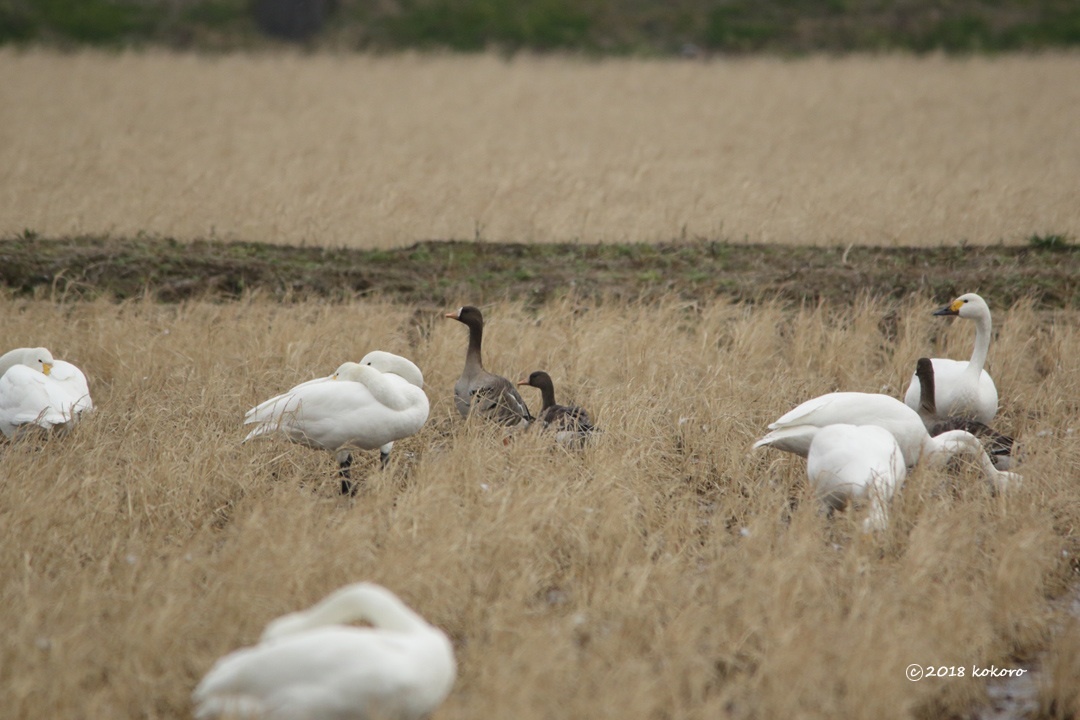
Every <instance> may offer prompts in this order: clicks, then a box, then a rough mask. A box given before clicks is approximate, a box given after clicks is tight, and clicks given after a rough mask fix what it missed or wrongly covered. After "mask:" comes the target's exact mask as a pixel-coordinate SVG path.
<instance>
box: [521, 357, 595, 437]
mask: <svg viewBox="0 0 1080 720" xmlns="http://www.w3.org/2000/svg"><path fill="white" fill-rule="evenodd" d="M522 385H527V386H529V387H534V388H537V389H539V390H540V398H541V402H542V403H543V406H542V407H541V408H540V412H538V413H537V414H536V421H537V422H538V423H539V424H540V428H541V430H550V431H553V432H554V433H555V440H556V441H557V442H559V443H560V444H562V445H579V446H580V445H583V444H584V443H585V441H586V440H588V439H589V436H590V435H592V433H593V432H594V431H595V430H596V428H595V427H593V424H592V419H591V418H590V417H589V413H588V412H586V411H585V409H584V408H580V407H577V406H576V405H559V404H558V403H556V402H555V384H554V383H553V382H551V376H550V375H548V374H547V373H546V372H544V371H543V370H537V371H536V372H534V373H531V374H530V375H529V377H528V378H527V379H526V380H522V381H520V382H518V386H519V387H520V386H522Z"/></svg>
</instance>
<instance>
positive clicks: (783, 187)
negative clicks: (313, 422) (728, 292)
mask: <svg viewBox="0 0 1080 720" xmlns="http://www.w3.org/2000/svg"><path fill="white" fill-rule="evenodd" d="M0 76H2V77H3V78H4V82H3V83H0V235H9V234H11V233H17V232H22V231H23V230H24V229H25V228H29V229H31V230H34V231H37V232H39V233H41V234H43V235H49V236H58V235H65V234H72V233H80V232H111V233H114V234H120V235H133V234H135V233H137V232H148V233H151V234H163V235H169V236H173V237H178V238H181V239H190V238H196V237H208V236H217V237H223V238H228V239H244V240H252V241H269V242H276V243H289V244H299V243H308V244H318V245H330V246H352V247H372V248H375V247H378V248H385V247H392V246H400V245H404V244H408V243H411V242H414V241H417V240H425V239H443V238H455V239H472V238H474V237H477V236H479V237H483V238H485V239H489V240H504V241H516V242H547V241H577V240H579V241H583V242H595V241H619V242H637V241H646V242H649V241H664V240H670V239H673V238H678V237H683V236H689V237H694V236H703V237H707V238H710V239H721V240H731V241H737V242H742V241H744V240H749V241H752V242H769V243H786V244H792V243H798V244H843V245H847V244H849V243H856V244H874V245H938V244H942V243H946V244H954V243H957V242H961V241H967V242H970V243H977V244H985V243H997V242H1000V241H1004V242H1006V243H1014V242H1023V241H1025V240H1026V239H1027V238H1028V237H1029V236H1030V235H1031V234H1033V233H1044V234H1045V233H1058V234H1066V235H1071V236H1073V237H1076V236H1078V235H1080V203H1077V202H1076V187H1077V182H1076V180H1077V177H1076V169H1077V167H1080V123H1077V122H1076V109H1077V108H1078V107H1080V83H1077V82H1076V78H1077V77H1078V76H1080V55H1076V54H1049V55H1039V56H1000V57H993V58H986V57H975V58H969V59H945V58H942V57H934V56H930V57H925V58H913V57H900V56H895V57H891V56H883V57H865V56H864V57H848V58H843V59H827V58H820V57H818V58H810V59H804V60H780V59H775V58H774V59H741V60H716V61H712V62H694V61H677V60H653V61H645V60H604V61H595V62H590V61H585V60H574V59H566V58H529V57H519V58H516V59H514V60H512V61H504V60H501V59H498V58H496V57H493V56H467V57H449V56H446V57H440V56H423V57H418V56H409V55H397V56H386V57H371V56H367V57H357V56H351V55H349V56H346V55H342V56H335V55H325V54H324V55H307V56H305V55H298V54H297V55H278V54H262V55H260V54H252V55H225V56H196V55H173V54H165V53H159V52H147V53H124V54H104V53H89V52H88V53H78V54H56V53H50V52H45V51H28V52H19V53H17V52H14V51H3V52H0Z"/></svg>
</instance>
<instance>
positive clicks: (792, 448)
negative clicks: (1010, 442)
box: [754, 392, 1020, 490]
mask: <svg viewBox="0 0 1080 720" xmlns="http://www.w3.org/2000/svg"><path fill="white" fill-rule="evenodd" d="M836 424H847V425H877V426H879V427H882V428H884V429H885V430H888V431H889V432H890V433H891V434H892V435H893V437H894V438H896V443H897V445H898V446H899V447H900V452H901V454H902V455H903V456H904V464H905V465H906V466H907V467H909V468H911V467H914V466H915V465H916V464H917V463H919V462H920V461H923V460H925V459H927V458H935V460H933V462H937V461H939V460H940V459H941V458H943V457H949V456H953V455H966V456H969V457H972V458H973V459H974V460H975V461H976V462H977V463H979V465H980V467H981V468H982V470H983V473H984V474H985V476H986V479H987V480H988V481H989V482H990V483H991V485H992V486H993V487H994V489H995V490H1002V489H1004V488H1005V487H1006V486H1007V485H1008V484H1009V483H1010V482H1013V483H1019V481H1020V476H1019V475H1016V474H1015V473H1009V472H1001V471H999V470H998V469H997V468H995V467H994V465H993V463H992V462H991V460H990V458H989V457H988V456H987V455H986V453H985V452H984V451H983V449H982V445H980V444H979V441H978V439H977V438H976V437H975V436H974V435H972V434H971V433H969V432H965V431H962V430H953V431H950V432H947V433H944V434H942V435H939V436H937V437H931V436H930V433H929V432H927V430H926V426H925V425H923V422H922V418H920V417H919V414H918V413H917V412H915V411H914V410H912V409H911V408H910V407H908V406H907V405H905V404H904V403H902V402H900V401H899V400H897V399H896V398H893V397H889V396H888V395H879V394H876V393H858V392H836V393H829V394H827V395H821V396H819V397H816V398H812V399H810V400H807V401H806V402H804V403H803V404H801V405H799V406H798V407H796V408H795V409H793V410H791V411H790V412H788V413H785V414H784V415H783V416H781V417H780V418H779V419H778V420H777V421H776V422H774V423H772V424H771V425H769V430H770V432H769V433H768V434H767V435H765V436H764V437H763V438H761V439H760V440H758V441H757V442H755V443H754V447H755V448H759V447H774V448H776V449H778V450H784V451H785V452H790V453H794V454H796V455H800V456H802V457H806V456H807V455H808V454H809V452H810V445H811V443H812V442H813V440H814V437H815V436H816V435H817V434H818V432H819V431H820V430H821V428H823V427H826V426H828V425H836Z"/></svg>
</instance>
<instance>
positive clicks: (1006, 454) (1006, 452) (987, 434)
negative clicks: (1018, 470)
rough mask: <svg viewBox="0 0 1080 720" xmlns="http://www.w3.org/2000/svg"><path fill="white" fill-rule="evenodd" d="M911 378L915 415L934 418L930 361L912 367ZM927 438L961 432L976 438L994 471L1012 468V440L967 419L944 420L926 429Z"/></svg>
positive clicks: (932, 367)
mask: <svg viewBox="0 0 1080 720" xmlns="http://www.w3.org/2000/svg"><path fill="white" fill-rule="evenodd" d="M915 376H916V377H917V378H918V379H919V385H920V387H919V414H920V415H922V416H923V417H924V418H927V417H934V416H935V415H936V414H937V405H936V403H935V401H934V390H935V388H934V364H933V361H931V359H930V358H919V359H918V361H917V362H916V363H915ZM927 429H928V430H929V431H930V436H931V437H937V436H938V435H940V434H942V433H945V432H949V431H950V430H965V431H967V432H969V433H971V434H972V435H974V436H975V437H977V438H979V442H981V443H982V445H983V447H984V448H985V449H986V452H987V454H989V455H990V459H991V460H992V461H993V462H994V467H996V468H997V469H998V470H1008V469H1009V468H1010V467H1011V466H1012V452H1013V442H1014V441H1013V439H1012V438H1011V437H1009V436H1008V435H1002V434H1001V433H999V432H998V431H996V430H994V429H993V428H992V427H990V426H989V425H987V424H985V423H981V422H979V421H978V420H968V419H967V418H959V417H954V418H945V419H944V420H941V421H939V422H936V423H934V424H933V425H932V426H931V427H929V428H927Z"/></svg>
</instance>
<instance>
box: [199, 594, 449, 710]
mask: <svg viewBox="0 0 1080 720" xmlns="http://www.w3.org/2000/svg"><path fill="white" fill-rule="evenodd" d="M351 622H367V623H370V624H371V627H354V626H350V625H348V624H347V623H351ZM456 676H457V664H456V662H455V659H454V649H453V646H452V645H451V644H450V640H449V639H448V638H447V637H446V634H445V633H443V632H442V631H441V630H439V629H438V628H436V627H434V626H433V625H430V624H428V623H427V622H426V621H425V620H424V619H423V618H422V617H420V616H419V615H418V614H417V613H416V612H414V611H413V610H411V609H410V608H409V607H408V606H407V605H405V603H403V602H402V601H401V600H400V599H399V598H398V597H397V596H396V595H394V594H393V593H392V592H390V591H389V590H387V589H386V588H384V587H381V586H379V585H375V584H373V583H357V584H355V585H349V586H347V587H344V588H342V589H340V590H338V591H337V592H335V593H333V594H331V595H330V596H329V597H327V598H326V599H325V600H323V601H322V602H320V603H318V604H317V605H315V606H314V607H312V608H310V609H308V610H304V611H301V612H295V613H291V614H289V615H284V616H282V617H280V618H278V619H276V620H274V621H272V622H271V623H270V624H269V625H267V626H266V630H265V631H264V632H263V635H262V638H261V639H260V641H259V644H258V645H255V646H252V647H248V648H244V649H242V650H237V651H236V652H233V653H230V654H229V655H226V656H225V657H223V658H221V659H220V660H218V661H217V663H216V664H215V665H214V667H213V668H211V670H210V672H208V673H207V674H206V677H204V678H203V679H202V681H201V682H200V683H199V684H198V686H197V687H196V688H195V691H194V693H193V694H192V700H193V704H194V705H195V717H196V718H198V719H199V720H215V719H217V718H258V719H259V720H271V719H272V720H316V719H320V720H321V719H328V718H333V719H334V720H420V719H421V718H427V717H428V716H429V715H430V714H431V713H432V712H434V710H435V709H436V708H437V707H438V706H439V705H440V704H441V703H442V701H443V700H444V699H445V698H446V696H447V695H448V694H449V693H450V689H451V687H452V686H453V684H454V680H455V678H456Z"/></svg>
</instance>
